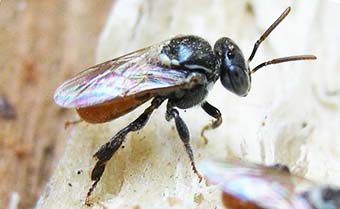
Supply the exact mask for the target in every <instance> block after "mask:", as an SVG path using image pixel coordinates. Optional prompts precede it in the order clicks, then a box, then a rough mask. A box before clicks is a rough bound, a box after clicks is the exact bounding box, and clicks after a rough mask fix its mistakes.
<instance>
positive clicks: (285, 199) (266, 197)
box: [199, 160, 340, 209]
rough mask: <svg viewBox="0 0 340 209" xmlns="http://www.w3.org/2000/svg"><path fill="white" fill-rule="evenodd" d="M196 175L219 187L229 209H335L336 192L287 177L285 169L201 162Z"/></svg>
mask: <svg viewBox="0 0 340 209" xmlns="http://www.w3.org/2000/svg"><path fill="white" fill-rule="evenodd" d="M199 168H200V171H201V172H202V173H203V175H204V176H205V177H206V178H207V179H208V180H209V181H211V182H212V183H217V184H220V185H221V187H222V191H223V193H222V202H223V204H224V206H225V207H227V208H229V209H336V208H340V189H339V188H335V187H331V186H326V185H319V184H317V183H315V182H312V181H310V180H307V179H305V178H302V177H299V176H296V175H293V174H291V173H290V171H289V169H288V167H287V166H284V165H274V166H264V165H259V164H255V163H249V162H244V161H243V162H242V161H236V160H226V161H223V162H222V161H203V162H201V163H200V164H199Z"/></svg>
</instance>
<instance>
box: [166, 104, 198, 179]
mask: <svg viewBox="0 0 340 209" xmlns="http://www.w3.org/2000/svg"><path fill="white" fill-rule="evenodd" d="M172 118H174V119H175V124H176V129H177V132H178V135H179V137H180V138H181V140H182V142H183V143H184V146H185V149H186V152H187V153H188V155H189V159H190V162H191V167H192V169H193V170H194V173H195V174H196V175H197V177H198V178H199V182H201V181H202V176H201V174H199V172H198V171H197V169H196V165H195V162H194V155H193V152H192V149H191V146H190V143H189V141H190V134H189V129H188V127H187V125H186V124H185V123H184V121H183V119H182V118H181V117H180V116H179V113H178V110H176V109H174V108H171V106H170V105H169V103H168V107H167V112H166V120H167V121H170V120H171V119H172Z"/></svg>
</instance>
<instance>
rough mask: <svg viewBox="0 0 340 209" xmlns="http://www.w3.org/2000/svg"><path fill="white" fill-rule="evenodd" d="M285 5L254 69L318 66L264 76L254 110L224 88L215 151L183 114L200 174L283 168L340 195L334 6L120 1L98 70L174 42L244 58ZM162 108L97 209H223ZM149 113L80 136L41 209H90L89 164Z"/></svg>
mask: <svg viewBox="0 0 340 209" xmlns="http://www.w3.org/2000/svg"><path fill="white" fill-rule="evenodd" d="M249 4H251V5H252V6H253V12H249V11H250V10H249ZM288 5H290V6H292V13H291V14H290V15H289V16H288V17H287V19H286V20H284V22H283V23H282V24H281V25H280V26H279V27H278V29H277V30H275V31H274V32H273V34H271V36H270V37H269V38H268V40H266V41H265V43H263V45H262V46H261V47H260V48H259V51H258V54H257V55H256V57H255V59H254V62H252V63H251V66H252V67H254V66H256V64H258V63H260V62H262V61H265V60H268V59H270V58H274V57H279V56H286V55H293V54H302V53H312V54H315V55H317V56H318V60H317V61H314V62H299V63H286V64H282V65H276V66H270V67H267V68H266V69H261V70H260V71H259V72H257V73H256V74H255V75H254V76H253V80H252V81H253V83H252V89H251V92H250V94H249V95H248V96H247V97H246V98H240V97H237V96H235V95H232V94H230V93H228V92H227V91H226V90H225V89H224V88H223V87H222V86H221V84H220V82H219V81H217V82H216V85H215V87H214V89H213V90H212V91H211V92H210V94H209V96H208V98H207V100H208V101H209V102H211V103H212V104H214V105H215V106H216V107H218V108H219V109H220V111H221V113H222V115H223V120H224V123H223V124H222V125H221V127H220V128H218V129H216V130H214V131H210V132H208V133H207V137H208V139H209V143H208V145H204V144H203V141H202V139H201V138H200V135H199V134H200V130H201V128H202V127H203V126H204V125H205V124H206V123H207V122H208V121H209V120H210V118H209V117H208V116H207V115H206V114H204V113H203V111H202V110H200V108H191V109H189V110H187V111H185V112H184V111H180V114H181V115H182V117H183V119H184V120H185V121H186V122H187V124H188V126H189V129H190V133H191V139H192V140H191V145H192V147H193V151H194V154H195V159H196V162H199V161H200V160H204V159H211V158H218V159H224V158H232V157H236V158H241V159H242V160H247V161H253V162H254V161H255V162H260V163H265V164H273V163H283V164H286V165H288V166H289V167H290V168H291V169H292V171H293V173H295V174H298V175H301V176H305V177H307V178H310V179H314V180H318V181H320V182H322V183H331V184H334V185H340V179H339V178H338V174H339V172H340V170H339V169H340V168H339V166H338V165H339V164H338V162H339V159H340V149H339V148H340V140H339V137H338V135H339V134H338V129H339V128H338V124H339V120H340V108H339V106H340V97H339V94H338V93H337V92H338V90H339V89H340V82H339V76H338V69H340V68H339V66H340V63H339V59H338V56H337V55H338V49H339V48H340V45H339V44H340V41H339V39H338V37H339V35H340V34H339V33H340V31H339V30H338V29H337V28H336V27H334V23H333V22H332V21H334V20H337V19H339V18H340V13H339V12H338V11H339V7H340V5H339V4H336V3H335V1H324V0H316V1H310V0H301V1H293V0H291V1H284V2H283V1H272V0H261V1H260V0H252V1H249V0H247V1H234V0H214V1H210V0H186V1H174V0H163V1H159V0H148V1H145V0H129V1H127V0H117V1H116V4H115V7H114V8H113V10H112V12H111V15H110V18H109V19H108V24H107V25H106V27H105V29H104V32H103V35H102V36H101V37H102V38H101V40H100V42H99V46H98V49H99V50H98V60H106V59H109V58H112V57H116V56H119V55H122V54H124V53H127V52H129V51H132V50H136V49H138V48H141V47H145V46H148V45H150V44H153V43H157V42H159V41H162V40H164V39H168V38H170V37H172V36H174V35H177V34H196V35H200V36H202V37H204V38H206V39H207V40H209V41H210V43H211V44H213V43H214V42H215V41H216V40H217V39H218V38H220V37H221V36H228V37H230V38H232V39H234V41H235V42H237V43H238V44H239V46H240V48H241V49H242V50H243V52H244V54H245V56H247V55H249V53H250V50H251V48H252V46H253V44H254V42H255V40H256V39H257V38H258V37H259V36H260V33H262V32H263V31H264V30H265V28H267V27H268V26H269V25H270V24H271V23H272V22H273V21H274V19H275V18H277V17H278V16H279V14H280V13H281V12H282V11H283V10H284V9H285V8H286V7H287V6H288ZM120 29H122V30H120ZM164 106H165V105H163V106H161V108H160V109H159V110H157V111H155V113H154V114H153V115H152V117H151V120H150V121H149V123H148V124H147V125H146V127H145V128H144V129H143V130H141V131H139V132H137V133H132V134H129V136H128V137H127V139H126V143H125V144H124V146H125V148H124V149H120V150H119V151H118V152H117V153H115V155H114V156H113V158H112V159H111V160H110V162H108V165H107V169H106V170H105V172H104V175H103V177H102V179H101V181H100V182H99V184H98V186H97V188H96V190H95V191H94V193H93V198H94V206H93V208H95V209H98V208H110V209H120V208H141V209H146V208H157V209H158V208H169V209H177V208H178V209H182V208H185V209H189V208H192V209H207V208H211V209H216V208H218V209H222V208H223V206H222V203H221V198H220V197H221V196H220V192H221V191H220V189H219V188H218V187H216V186H212V185H209V184H208V185H207V184H205V182H204V181H203V182H201V183H198V180H197V177H196V176H195V175H194V174H193V172H192V170H191V168H190V165H189V161H188V157H187V155H186V154H185V151H184V148H183V144H182V143H181V142H180V140H179V137H178V135H177V133H176V131H175V129H174V127H173V125H174V123H173V121H172V122H171V123H168V122H166V121H165V120H164V112H165V111H164ZM143 107H144V108H145V106H143ZM143 107H141V108H138V109H136V110H135V111H133V112H132V113H131V114H128V115H126V116H124V117H121V118H119V119H117V120H114V121H112V122H110V123H106V124H101V125H96V126H94V125H87V124H84V123H83V124H80V125H78V126H76V127H74V128H72V131H71V132H70V134H69V135H68V138H69V140H68V143H67V145H66V146H65V154H64V155H63V157H62V158H61V160H60V163H59V164H58V167H57V169H56V170H55V172H54V174H53V177H52V178H51V180H50V181H49V184H48V185H49V186H48V187H47V189H46V190H45V192H44V193H43V195H42V197H41V199H40V202H39V205H38V208H39V209H52V208H55V209H59V208H72V209H75V208H85V207H84V199H85V196H86V192H87V191H88V188H89V186H90V184H91V181H90V179H89V174H90V172H91V169H92V168H93V165H94V163H95V161H94V160H93V159H92V158H91V155H92V154H93V153H94V152H95V151H96V150H97V149H98V148H99V146H100V145H101V144H103V143H105V142H106V141H107V140H108V139H109V138H110V137H112V135H113V134H114V133H116V132H117V131H118V130H120V129H121V128H122V127H124V126H125V125H126V124H128V123H129V122H131V121H132V120H133V119H134V118H136V117H137V116H138V115H139V114H140V113H141V112H142V111H143ZM79 170H81V171H82V172H80V173H79V174H78V173H77V171H79ZM70 185H71V186H70Z"/></svg>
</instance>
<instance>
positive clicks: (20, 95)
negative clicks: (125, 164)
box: [0, 0, 340, 209]
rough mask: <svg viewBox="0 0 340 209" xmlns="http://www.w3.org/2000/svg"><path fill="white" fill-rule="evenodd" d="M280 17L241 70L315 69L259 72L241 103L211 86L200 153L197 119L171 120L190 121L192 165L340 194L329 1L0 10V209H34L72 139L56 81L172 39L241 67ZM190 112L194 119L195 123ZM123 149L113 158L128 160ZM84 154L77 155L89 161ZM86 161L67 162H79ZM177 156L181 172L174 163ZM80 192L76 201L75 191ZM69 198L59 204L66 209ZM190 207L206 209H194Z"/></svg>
mask: <svg viewBox="0 0 340 209" xmlns="http://www.w3.org/2000/svg"><path fill="white" fill-rule="evenodd" d="M287 6H292V12H291V14H290V15H289V16H288V18H287V19H286V20H284V22H283V23H282V24H281V25H280V26H279V27H278V29H276V30H275V31H274V32H273V34H272V35H271V36H270V37H269V38H268V40H267V41H266V43H264V44H263V45H262V46H261V47H260V49H259V50H258V53H257V55H256V57H255V60H254V63H253V64H252V66H255V63H260V62H262V61H265V60H268V59H271V58H274V57H279V56H287V55H294V54H305V53H308V54H315V55H316V56H318V60H317V61H316V62H307V63H303V62H302V63H294V64H286V65H279V66H275V67H269V68H268V69H261V71H259V72H258V73H256V74H255V75H254V77H253V86H252V91H251V93H250V95H249V96H248V97H247V98H238V97H236V96H234V95H231V94H230V93H227V92H226V90H225V89H223V87H221V85H220V84H219V81H218V82H217V83H218V84H216V85H215V88H214V90H213V91H212V92H211V94H210V95H209V97H208V101H209V102H211V103H212V104H214V105H216V106H217V107H218V108H219V109H220V110H221V112H222V114H223V119H224V123H223V125H222V127H221V128H220V129H218V130H216V131H212V132H209V133H208V138H209V139H211V140H210V142H209V145H208V146H202V145H201V144H200V143H201V141H200V139H199V138H200V136H199V133H200V129H201V127H202V126H203V125H204V124H206V123H207V121H209V117H207V116H205V114H204V113H203V112H201V111H200V110H197V109H195V110H188V111H187V114H186V115H184V114H182V115H183V117H184V119H185V120H186V121H190V124H189V123H188V125H189V126H190V131H191V133H192V138H193V142H192V144H193V149H194V152H195V153H196V154H197V159H198V160H199V159H204V158H208V157H214V158H225V157H235V158H242V159H247V160H252V161H256V162H263V163H277V162H279V163H284V164H287V165H288V166H290V167H292V168H293V171H294V172H295V173H298V174H300V175H303V176H307V177H308V178H311V179H314V180H319V181H321V182H324V183H331V184H335V185H340V180H339V179H338V178H336V176H337V174H338V173H339V172H340V165H339V159H340V150H339V147H340V139H339V133H338V127H339V124H340V117H339V116H340V76H339V68H340V61H339V58H340V57H339V52H338V51H339V48H340V29H339V26H338V23H337V20H339V19H340V5H339V2H337V1H336V0H300V1H293V0H290V1H287V0H275V1H273V0H261V1H260V0H242V1H232V0H213V1H208V0H196V1H195V0H186V1H179V0H177V1H176V0H166V1H156V0H131V1H130V0H116V1H112V0H102V1H100V3H98V2H95V1H89V0H83V1H79V0H73V1H65V0H63V1H56V0H45V1H25V0H18V1H14V0H12V1H8V0H2V1H1V3H0V21H1V31H0V66H1V68H0V209H2V208H10V209H12V208H13V209H14V208H16V205H17V204H18V208H20V209H21V208H32V207H34V205H35V202H36V201H37V198H38V196H39V195H40V194H41V193H42V191H43V189H44V186H45V185H46V183H47V181H48V179H49V178H50V176H51V174H52V171H53V170H54V169H55V168H56V166H57V164H58V161H59V159H60V157H61V155H62V154H63V153H64V149H65V142H66V139H67V138H68V136H69V135H70V132H71V131H72V129H73V128H71V130H70V129H67V130H65V129H64V123H65V121H67V120H72V119H74V118H75V114H74V111H70V110H66V109H62V108H60V107H57V105H56V104H55V103H54V101H53V93H54V90H55V89H56V87H57V86H58V85H59V84H60V83H61V82H62V81H64V80H66V79H67V78H69V77H70V76H72V75H74V74H75V73H77V72H79V71H81V70H82V69H85V68H87V67H89V66H91V65H93V64H94V63H97V62H100V61H104V60H107V59H111V58H113V57H115V56H119V55H122V54H124V53H127V52H129V51H133V50H136V49H138V48H142V47H145V46H148V45H150V44H153V43H158V42H160V41H162V40H165V39H168V38H170V37H172V36H175V35H177V34H195V35H200V36H202V37H204V38H206V39H207V40H208V41H209V42H210V43H211V44H214V42H215V41H216V40H217V39H218V38H220V37H222V36H228V37H231V38H232V39H234V41H235V42H236V43H238V44H239V46H240V48H241V49H243V53H244V54H245V56H246V57H248V55H249V53H250V51H251V49H252V47H253V44H254V42H255V41H256V40H257V38H258V37H259V36H260V35H261V33H262V32H263V31H264V30H265V29H266V28H267V27H268V26H269V25H270V24H271V23H272V22H273V21H274V20H275V19H276V18H277V17H278V16H279V15H280V14H281V12H282V11H283V10H284V9H285V8H286V7H287ZM5 101H7V102H8V104H7V105H4V104H5ZM10 106H11V107H12V109H11V108H9V107H10ZM140 111H142V110H139V112H140ZM198 112H199V114H201V115H202V120H197V113H198ZM136 114H138V113H136ZM156 115H159V117H158V116H155V117H157V118H159V120H158V119H157V120H158V121H157V120H156V122H150V128H155V127H157V126H158V128H159V129H160V132H161V133H162V134H164V135H166V134H168V132H167V130H170V128H169V127H168V126H167V125H164V128H163V123H164V124H167V123H165V122H164V118H163V117H164V109H162V111H159V113H158V114H156ZM135 116H136V115H133V117H135ZM131 118H132V117H129V119H131ZM119 122H120V123H119V126H118V127H116V126H117V123H116V125H115V126H114V128H112V127H109V126H107V127H105V128H104V129H105V130H106V129H107V130H110V132H109V133H110V134H112V132H114V131H115V130H117V129H119V128H120V127H121V126H122V124H126V123H127V122H128V119H126V120H125V121H119ZM113 123H115V122H113ZM156 123H157V124H156ZM160 124H162V125H160ZM160 126H161V127H160ZM115 128H116V129H115ZM74 129H77V128H74ZM155 130H156V129H155ZM169 134H170V135H171V134H172V135H171V137H172V138H176V139H174V140H173V141H174V142H173V143H174V144H176V145H173V144H171V146H170V147H174V146H178V150H181V149H182V145H181V144H180V142H179V140H178V139H177V135H174V134H173V133H170V132H169ZM108 136H109V135H108ZM162 136H163V135H162ZM105 138H107V137H103V139H101V140H102V141H101V142H98V143H97V144H96V146H99V145H100V144H101V143H103V142H104V141H105ZM176 140H177V141H176ZM75 142H76V143H74V144H72V143H71V144H69V150H70V151H69V152H67V151H66V153H65V155H64V156H66V157H65V158H64V160H63V161H62V162H61V163H60V164H61V165H62V164H63V163H64V162H65V161H70V160H71V161H72V160H74V159H67V156H68V154H69V153H70V152H72V150H73V149H72V148H75V147H76V146H77V145H79V143H83V142H82V139H79V141H78V140H75ZM87 143H92V142H89V141H84V144H85V145H84V146H85V147H86V146H87V145H86V144H87ZM129 143H130V142H129ZM131 143H132V142H131ZM134 143H139V142H134ZM157 143H160V142H159V140H158V141H153V142H152V144H153V145H152V146H150V147H157V149H159V152H163V153H169V155H170V154H171V153H172V152H173V151H174V150H170V151H167V149H169V148H168V147H166V146H165V147H164V146H162V145H161V144H157ZM166 143H169V142H168V141H167V142H166ZM91 146H94V145H93V144H92V145H91ZM96 146H94V147H96ZM126 147H127V148H126V149H125V150H124V151H126V150H129V148H128V146H126ZM95 149H96V148H93V147H92V148H91V149H88V150H90V151H89V153H92V152H93V151H94V150H95ZM154 149H156V148H154ZM163 149H164V150H163ZM174 149H176V147H175V148H174ZM89 153H86V155H85V152H84V156H85V157H84V156H79V158H82V157H84V158H82V159H84V160H89V159H90V156H91V154H89ZM140 154H143V152H141V153H140ZM177 154H178V153H177ZM181 156H183V157H182V158H183V159H184V160H183V166H184V167H185V168H188V170H189V171H190V167H189V166H188V165H187V164H188V162H187V161H186V156H185V155H184V154H181ZM157 159H158V158H157V157H156V158H155V160H157ZM78 160H79V159H78ZM152 160H153V159H148V160H147V161H148V162H151V161H152ZM156 163H157V162H155V164H156ZM163 164H164V163H163ZM59 168H60V167H59ZM89 169H90V167H89ZM150 170H152V168H151V169H150ZM58 171H60V169H59V170H58ZM156 171H157V169H156ZM151 172H152V171H151ZM56 175H58V173H57V174H56ZM85 176H86V175H85ZM146 176H148V175H146ZM86 178H88V176H86ZM86 180H88V179H86ZM103 181H104V180H103ZM56 182H58V181H56ZM180 183H182V182H180ZM196 183H197V182H196ZM184 184H185V182H184ZM162 186H163V187H160V188H164V185H162ZM136 187H138V186H136ZM55 188H56V187H52V189H55ZM84 188H85V190H84V191H85V192H86V188H87V186H84ZM194 189H196V188H194ZM194 189H193V190H194ZM190 191H191V190H190ZM48 192H50V191H45V194H46V193H48ZM75 192H77V191H75ZM82 192H83V191H82ZM104 192H105V191H104ZM78 193H79V192H78ZM186 193H188V194H190V192H186ZM70 194H71V195H66V193H65V194H64V193H62V196H67V197H69V198H73V196H72V193H70ZM176 194H178V193H176ZM128 197H129V196H126V198H127V200H129V198H128ZM77 201H78V199H77ZM185 201H186V200H184V202H185ZM141 202H142V200H141ZM80 203H81V201H78V202H77V204H79V208H81V207H82V205H81V204H80ZM188 204H189V203H188ZM207 204H208V203H207ZM209 204H210V205H209V206H211V208H214V207H213V206H212V204H211V203H209ZM184 205H186V204H184ZM12 206H13V207H12ZM119 206H120V208H121V207H122V205H118V206H117V207H112V208H119ZM42 208H49V207H46V206H45V207H42ZM72 208H76V207H72ZM110 208H111V207H110ZM179 208H181V207H179ZM182 208H191V207H188V205H186V207H184V206H183V207H182ZM193 208H195V207H193ZM196 208H198V207H196ZM201 208H209V207H207V205H204V204H202V205H201Z"/></svg>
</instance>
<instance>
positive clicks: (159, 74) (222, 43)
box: [54, 8, 316, 202]
mask: <svg viewBox="0 0 340 209" xmlns="http://www.w3.org/2000/svg"><path fill="white" fill-rule="evenodd" d="M289 11H290V8H287V9H286V10H285V11H284V13H283V14H282V15H281V16H280V17H279V18H278V19H277V20H276V21H275V22H274V23H273V24H272V25H271V26H270V27H269V28H268V29H267V31H266V32H265V33H264V34H263V35H262V36H261V38H260V39H259V40H258V41H257V42H256V44H255V46H254V49H253V52H252V53H251V55H250V57H249V59H248V60H245V58H244V56H243V54H242V51H241V49H240V48H239V47H238V46H237V45H236V44H235V42H234V41H233V40H231V39H230V38H226V37H224V38H220V39H219V40H218V41H217V42H216V43H215V45H214V48H212V47H211V46H210V44H209V43H208V42H207V41H206V40H204V39H203V38H200V37H198V36H192V35H189V36H178V37H175V38H172V39H170V40H168V41H164V42H162V43H160V44H156V45H153V46H150V47H147V48H144V49H140V50H138V51H135V52H132V53H129V54H126V55H123V56H121V57H118V58H116V59H113V60H109V61H107V62H104V63H101V64H98V65H96V66H93V67H90V68H88V69H86V70H84V71H83V72H81V73H79V74H78V75H76V76H75V77H73V78H71V79H70V80H68V81H66V82H65V83H63V84H62V85H61V86H60V87H59V88H58V89H57V90H56V92H55V95H54V99H55V101H56V103H57V104H59V105H60V106H63V107H67V108H76V110H77V112H78V114H79V115H80V117H81V118H82V119H83V120H85V121H86V122H89V123H104V122H107V121H111V120H113V119H116V118H118V117H120V116H123V115H125V114H126V113H128V112H130V111H132V110H134V109H135V108H137V107H138V106H140V105H141V104H143V103H145V102H147V101H148V100H150V99H152V101H151V105H150V106H149V107H148V108H147V109H145V111H144V112H143V113H142V114H141V115H140V116H139V117H138V118H137V119H136V120H134V121H133V122H131V123H130V124H129V125H127V126H126V127H125V128H123V129H122V130H120V131H119V132H118V133H117V134H116V135H115V136H113V137H112V138H111V140H110V141H109V142H107V143H106V144H104V145H102V146H101V148H100V149H99V150H98V151H97V152H96V153H95V154H94V157H95V158H96V159H97V163H96V165H95V167H94V168H93V170H92V174H91V179H92V180H93V181H94V183H93V185H92V187H91V188H90V190H89V192H88V194H87V202H88V199H89V196H90V195H91V193H92V191H93V189H94V188H95V186H96V184H97V183H98V181H99V180H100V178H101V176H102V174H103V172H104V170H105V165H106V163H107V161H108V160H110V158H111V157H112V155H113V154H114V153H115V152H116V151H117V150H118V149H119V147H120V146H121V145H122V143H123V141H124V139H125V137H126V135H127V134H128V133H129V132H131V131H137V130H140V129H141V128H142V127H144V126H145V124H146V123H147V121H148V119H149V118H150V115H151V114H152V112H153V111H154V110H155V109H157V108H158V107H159V106H160V105H161V104H162V103H163V102H164V101H165V100H167V111H166V120H167V121H170V120H172V119H174V120H175V124H176V128H177V131H178V134H179V136H180V138H181V140H182V142H183V143H184V146H185V148H186V151H187V153H188V155H189V158H190V161H191V165H192V168H193V170H194V172H195V173H196V174H197V176H198V177H199V179H201V176H200V174H199V173H198V171H197V169H196V166H195V163H194V157H193V153H192V149H191V147H190V144H189V139H190V137H189V130H188V128H187V126H186V124H185V123H184V121H183V120H182V118H181V117H180V115H179V112H178V110H177V108H179V109H187V108H191V107H193V106H195V105H201V107H202V108H203V110H204V111H205V112H207V113H208V114H209V115H210V116H212V117H213V118H215V120H214V121H213V122H212V123H211V124H209V125H207V126H205V127H204V128H203V130H202V136H204V131H206V130H208V129H213V128H216V127H218V126H219V125H220V124H221V123H222V117H221V113H220V111H219V110H218V109H217V108H216V107H214V106H213V105H211V104H210V103H208V102H207V101H205V98H206V96H207V94H208V92H209V89H210V87H211V86H213V85H214V84H215V82H216V81H217V80H218V79H220V80H221V82H222V84H223V86H224V87H225V88H226V89H227V90H229V91H231V92H233V93H235V94H236V95H238V96H242V97H244V96H246V95H247V94H248V92H249V90H250V86H251V74H253V73H254V72H256V71H257V70H258V69H259V68H261V67H263V66H266V65H270V64H276V63H281V62H287V61H293V60H306V59H316V57H315V56H311V55H302V56H292V57H284V58H278V59H273V60H271V61H268V62H264V63H262V64H260V65H258V66H257V67H255V68H254V69H251V68H250V67H249V62H250V61H251V60H252V59H253V57H254V55H255V52H256V50H257V48H258V47H259V45H260V44H261V42H262V41H263V40H264V39H265V38H266V37H267V36H268V35H269V34H270V32H271V31H272V30H273V29H274V28H275V27H276V26H277V25H278V24H279V23H280V22H281V21H282V20H283V19H284V18H285V17H286V16H287V15H288V13H289Z"/></svg>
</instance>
